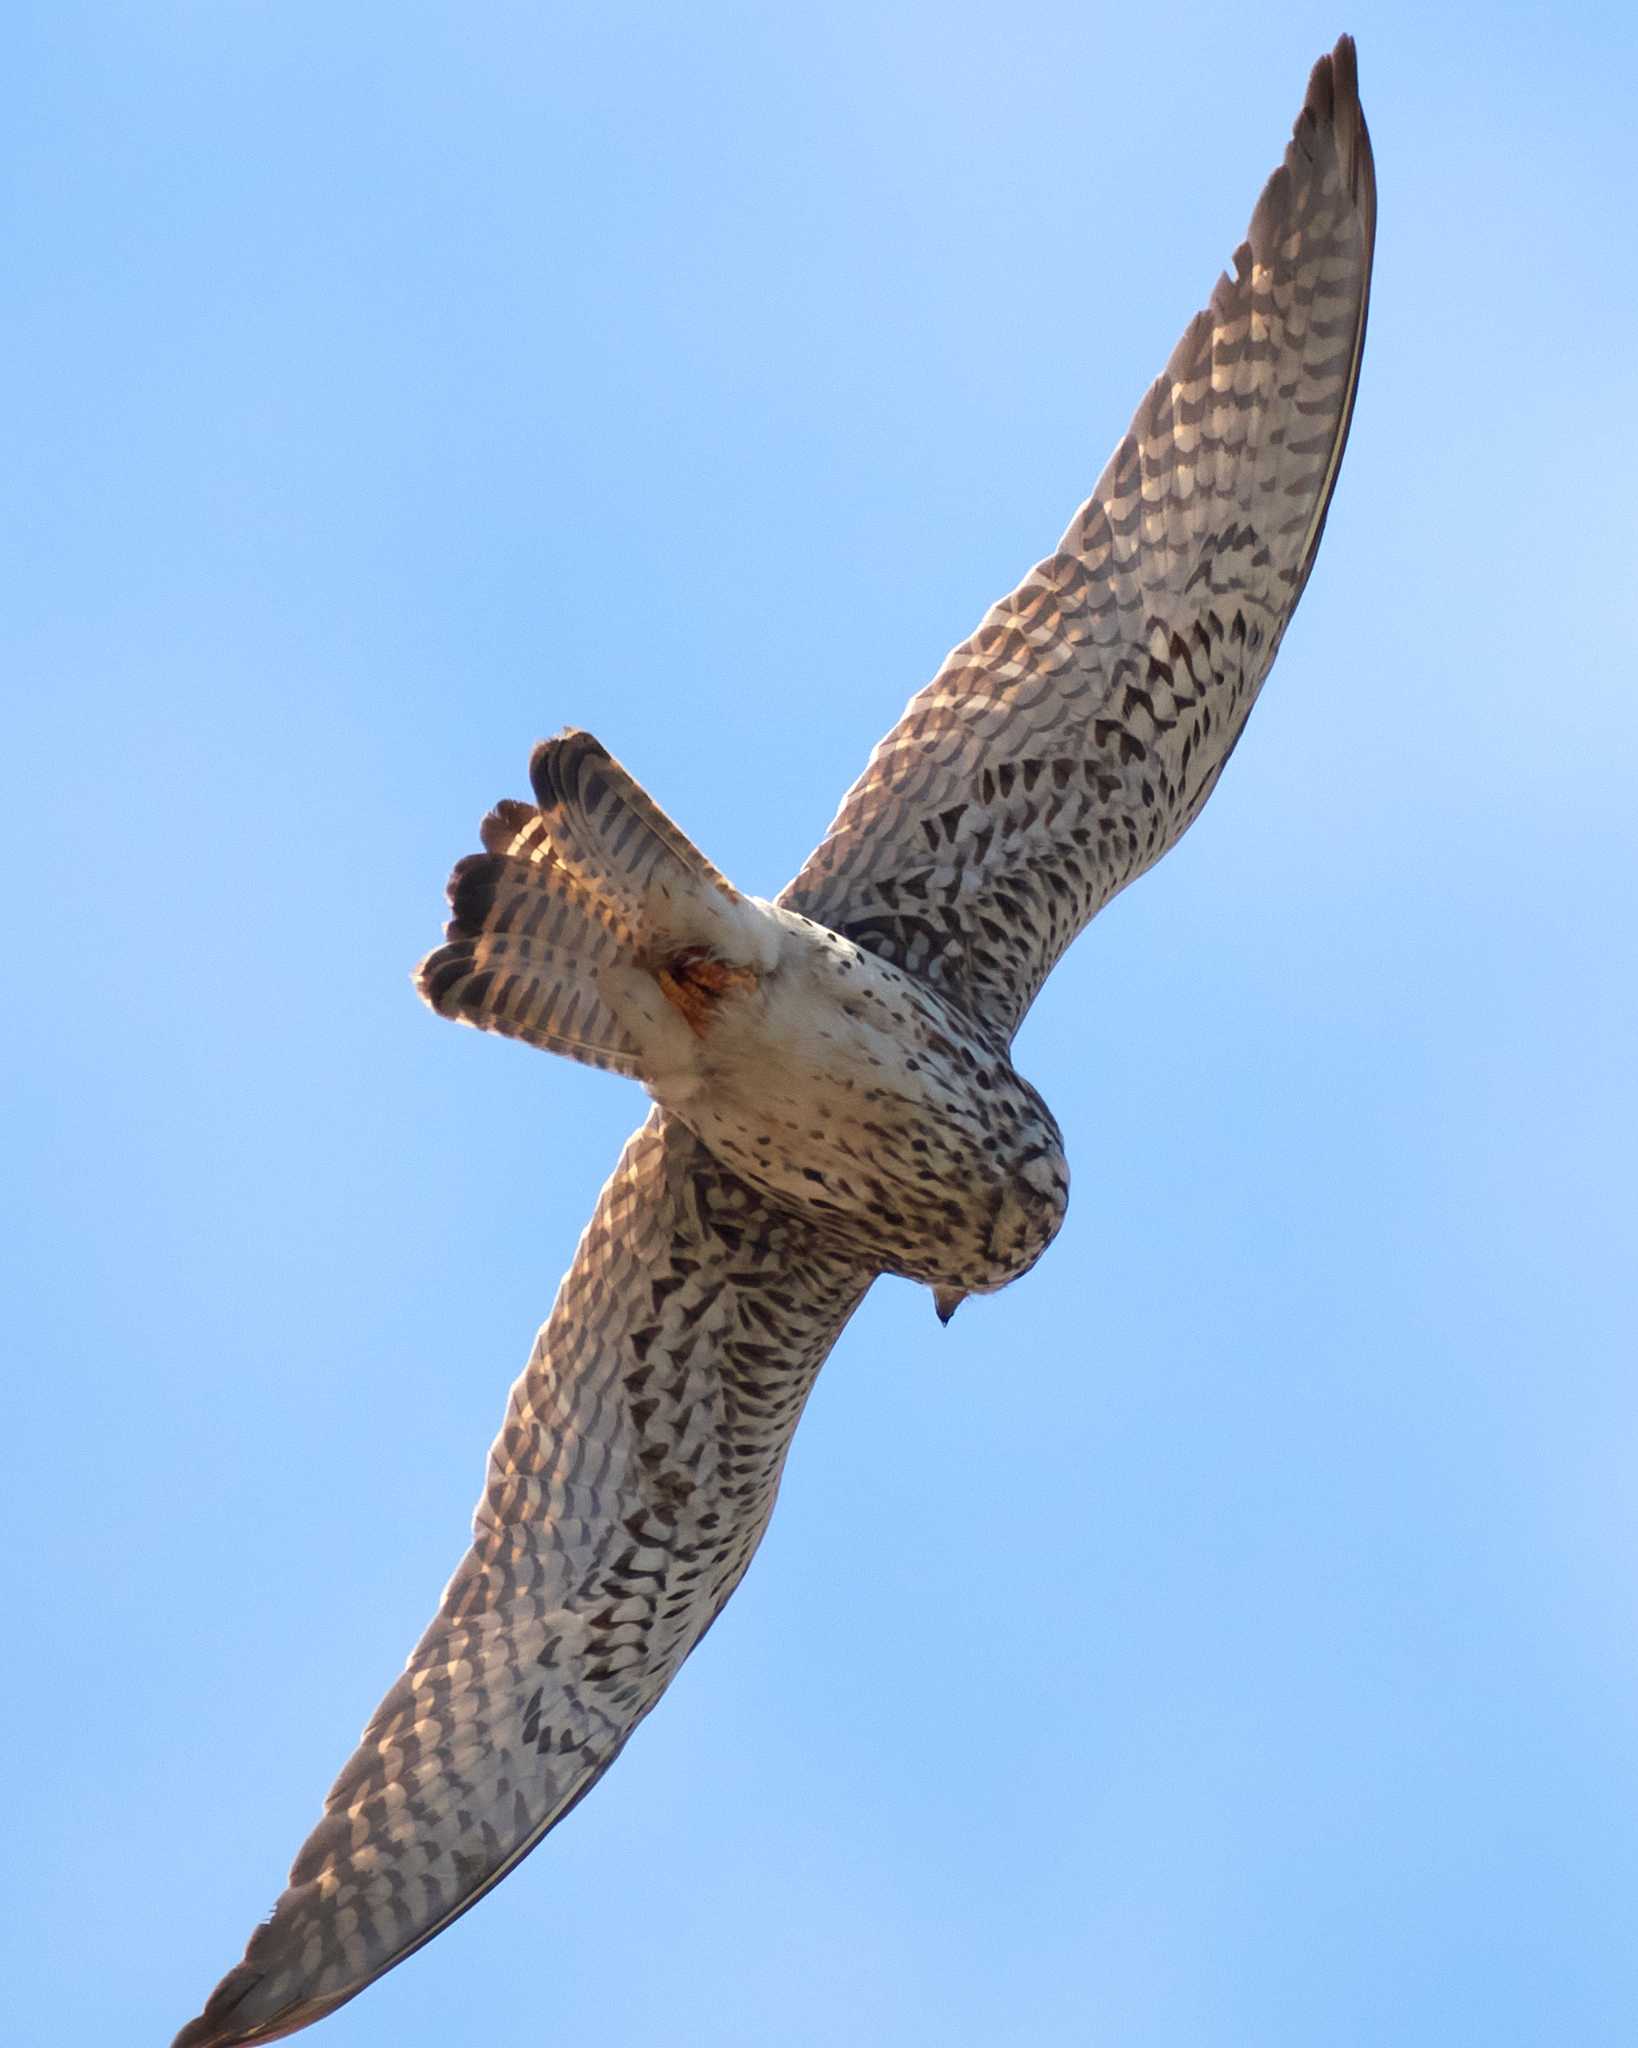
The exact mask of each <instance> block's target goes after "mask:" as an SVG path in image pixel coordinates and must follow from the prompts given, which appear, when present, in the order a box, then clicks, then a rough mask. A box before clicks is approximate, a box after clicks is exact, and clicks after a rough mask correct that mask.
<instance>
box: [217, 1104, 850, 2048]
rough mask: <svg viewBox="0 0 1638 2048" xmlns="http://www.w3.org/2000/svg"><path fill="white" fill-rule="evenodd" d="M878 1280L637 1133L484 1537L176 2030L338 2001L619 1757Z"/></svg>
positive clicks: (500, 1445)
mask: <svg viewBox="0 0 1638 2048" xmlns="http://www.w3.org/2000/svg"><path fill="white" fill-rule="evenodd" d="M871 1277H872V1275H871V1274H870V1272H869V1271H867V1270H866V1269H864V1268H862V1267H860V1266H858V1265H856V1264H855V1263H853V1262H852V1261H851V1260H848V1259H846V1258H842V1257H838V1256H837V1255H836V1253H835V1252H834V1251H831V1250H829V1249H827V1248H826V1247H824V1246H823V1245H822V1244H821V1243H820V1242H819V1241H818V1240H817V1239H816V1238H815V1237H814V1235H813V1234H812V1233H811V1232H810V1231H809V1230H808V1229H807V1228H806V1227H805V1226H804V1225H802V1224H801V1223H800V1222H798V1221H796V1220H795V1219H793V1218H791V1217H789V1216H786V1215H784V1214H783V1213H781V1212H778V1211H775V1210H773V1209H771V1208H770V1207H768V1206H767V1205H766V1204H765V1203H764V1202H763V1201H762V1200H761V1199H760V1197H758V1196H757V1195H756V1194H754V1193H753V1192H752V1191H751V1190H750V1189H748V1188H747V1187H745V1186H744V1184H743V1183H742V1182H740V1181H738V1180H735V1179H734V1178H733V1177H732V1176H731V1175H729V1174H728V1173H726V1172H724V1171H723V1170H722V1168H720V1167H719V1166H717V1165H716V1164H715V1162H714V1161H713V1160H712V1159H711V1157H710V1155H709V1154H708V1153H707V1152H706V1151H705V1150H704V1148H703V1147H702V1146H701V1145H700V1144H699V1143H698V1141H697V1140H696V1139H694V1138H693V1137H691V1136H690V1135H689V1134H688V1133H687V1131H685V1130H684V1129H683V1128H682V1126H681V1125H679V1124H677V1123H675V1122H674V1121H672V1120H671V1119H670V1118H668V1117H666V1116H665V1115H664V1114H663V1113H661V1112H659V1111H656V1112H655V1114H654V1115H653V1116H652V1117H651V1118H650V1119H649V1121H648V1123H647V1124H646V1125H645V1126H644V1127H643V1128H642V1129H641V1130H640V1131H638V1132H637V1133H636V1135H635V1136H634V1137H633V1138H632V1140H631V1142H630V1144H629V1145H628V1146H627V1147H626V1150H625V1152H624V1154H623V1155H622V1157H621V1160H620V1163H619V1165H618V1166H617V1167H616V1169H615V1172H614V1175H613V1177H612V1179H611V1180H610V1181H609V1183H608V1186H607V1187H606V1188H605V1189H604V1191H603V1194H602V1197H601V1199H600V1201H599V1202H598V1205H597V1209H596V1211H595V1213H594V1215H593V1216H592V1220H591V1222H590V1224H589V1225H588V1227H587V1230H586V1234H585V1236H584V1237H583V1238H582V1240H581V1242H580V1247H579V1250H578V1251H577V1252H576V1254H575V1258H574V1263H573V1265H572V1266H571V1267H570V1269H569V1272H568V1274H567V1276H566V1277H565V1279H564V1282H563V1285H562V1288H561V1290H560V1291H559V1294H558V1298H557V1301H556V1304H555V1305H554V1307H553V1309H552V1313H551V1316H550V1317H549V1319H548V1320H547V1322H546V1324H545V1326H544V1328H543V1329H542V1330H541V1333H540V1336H539V1338H538V1339H537V1341H536V1344H535V1348H534V1352H533V1355H532V1356H531V1358H530V1360H529V1364H528V1366H527V1368H526V1370H525V1371H524V1374H523V1376H522V1378H521V1379H520V1380H519V1381H518V1382H517V1384H516V1386H515V1387H514V1388H513V1389H512V1397H511V1402H510V1405H509V1407H508V1409H507V1413H506V1421H505V1424H504V1426H503V1427H502V1430H501V1433H500V1436H499V1438H498V1439H497V1440H496V1443H495V1446H494V1449H493V1451H492V1452H491V1454H490V1461H489V1473H488V1480H487V1484H486V1486H485V1489H484V1495H483V1499H482V1500H481V1502H480V1503H479V1506H478V1510H477V1514H476V1516H475V1519H474V1540H473V1545H472V1548H471V1550H470V1551H469V1552H468V1553H467V1556H466V1558H465V1560H464V1561H463V1563H462V1564H461V1566H460V1568H459V1570H458V1571H457V1572H456V1574H455V1576H454V1578H453V1579H452V1580H451V1581H450V1584H449V1587H448V1590H447V1591H446V1592H445V1594H444V1598H443V1603H442V1605H441V1606H440V1608H439V1610H438V1614H437V1616H436V1618H435V1619H434V1621H433V1623H432V1625H431V1627H430V1628H429V1629H428V1630H427V1632H426V1634H425V1635H424V1636H423V1637H422V1639H421V1641H420V1643H419V1645H418V1646H417V1648H416V1650H415V1653H414V1655H413V1656H412V1657H411V1658H410V1661H409V1664H408V1666H407V1668H406V1669H405V1672H404V1675H403V1676H402V1677H401V1678H400V1679H399V1681H398V1683H397V1684H396V1685H395V1686H394V1687H393V1689H392V1690H391V1692H389V1693H388V1694H387V1696H386V1698H385V1699H384V1700H383V1701H382V1702H381V1705H380V1706H379V1707H378V1708H377V1710H376V1713H375V1716H374V1718H373V1720H372V1721H371V1722H370V1725H369V1727H368V1728H367V1729H366V1730H365V1732H364V1736H363V1740H362V1742H361V1743H360V1745H359V1748H358V1750H357V1751H356V1753H355V1754H354V1756H353V1758H352V1760H351V1762H349V1763H348V1765H347V1767H346V1768H345V1770H343V1772H342V1774H341V1776H340V1777H339V1778H338V1779H337V1780H336V1783H335V1786H334V1788H333V1789H332V1791H331V1793H330V1796H329V1799H328V1800H327V1801H326V1803H325V1811H324V1818H323V1819H322V1820H321V1821H320V1822H319V1824H318V1826H317V1827H316V1828H315V1829H314V1831H313V1833H312V1834H311V1835H310V1836H309V1838H308V1840H307V1842H306V1844H305V1846H304V1847H303V1849H302V1851H301V1853H300V1855H299V1856H298V1857H297V1858H296V1862H295V1865H294V1867H293V1869H292V1870H291V1873H290V1885H289V1889H288V1890H287V1891H286V1892H285V1893H284V1895H283V1896H282V1897H281V1898H280V1899H279V1901H278V1903H277V1905H276V1906H275V1907H274V1909H273V1913H272V1916H271V1918H270V1919H269V1920H268V1921H267V1922H266V1923H265V1924H264V1925H262V1926H261V1927H259V1928H258V1929H257V1930H256V1932H255V1934H254V1935H253V1936H252V1937H251V1940H250V1944H249V1947H248V1948H247V1949H246V1951H245V1959H244V1961H243V1962H242V1963H240V1964H239V1965H238V1966H237V1967H236V1968H235V1969H233V1970H231V1971H230V1972H229V1973H228V1975H227V1976H226V1977H225V1978H224V1979H223V1980H222V1982H221V1984H220V1985H219V1986H218V1987H217V1989H216V1991H215V1992H214V1993H213V1994H212V1996H211V1998H210V2001H209V2003H208V2004H207V2005H206V2007H205V2010H204V2012H203V2013H202V2014H201V2015H200V2017H199V2018H198V2019H196V2020H194V2021H192V2022H191V2023H190V2024H189V2025H188V2026H186V2027H184V2028H183V2030H182V2032H181V2033H180V2034H179V2035H178V2036H177V2041H176V2048H229V2044H231V2043H235V2042H250V2041H270V2040H275V2039H277V2038H279V2037H280V2036H282V2035H285V2034H289V2033H294V2032H295V2031H296V2030H297V2029H298V2028H301V2027H304V2026H307V2025H309V2024H310V2023H311V2022H312V2021H313V2020H316V2019H319V2018H322V2017H323V2015H324V2014H325V2013H327V2012H330V2011H333V2010H334V2008H335V2007H336V2006H338V2005H341V2004H343V2003H344V2002H345V2001H346V2000H347V1999H349V1998H351V1997H353V1996H354V1994H355V1993H356V1992H359V1991H362V1990H363V1989H364V1987H365V1986H366V1985H367V1984H369V1983H371V1982H372V1981H373V1980H374V1979H375V1978H376V1977H379V1976H380V1975H381V1973H382V1972H383V1971H384V1970H388V1969H390V1968H391V1967H392V1966H393V1964H394V1963H398V1962H401V1961H402V1960H403V1959H404V1957H405V1956H407V1955H409V1954H410V1953H411V1952H412V1951H413V1950H415V1949H417V1948H419V1947H420V1946H421V1944H422V1943H423V1942H425V1941H429V1940H430V1939H431V1938H432V1936H433V1935H435V1934H436V1933H438V1932H439V1930H440V1929H441V1928H443V1927H446V1926H447V1925H448V1924H449V1922H450V1921H451V1920H453V1919H454V1918H455V1917H456V1916H457V1914H460V1913H462V1912H464V1911H465V1910H466V1908H467V1907H468V1906H470V1905H472V1904H473V1903H474V1902H475V1901H476V1900H477V1899H479V1898H481V1897H482V1895H483V1894H484V1893H485V1892H486V1891H487V1890H488V1889H489V1887H490V1886H491V1885H493V1884H495V1883H496V1882H497V1881H498V1880H499V1879H500V1878H502V1877H504V1876H505V1875H506V1873H507V1872H508V1871H509V1870H510V1869H511V1868H512V1867H513V1866H514V1865H515V1864H516V1863H517V1862H518V1861H519V1860H520V1859H521V1858H522V1857H524V1856H526V1855H527V1854H528V1852H529V1851H530V1850H531V1849H532V1848H533V1847H534V1846H535V1844H536V1843H537V1842H538V1841H539V1840H540V1838H541V1836H542V1835H543V1834H545V1832H546V1830H547V1829H548V1828H550V1827H551V1826H552V1824H553V1823H554V1822H555V1821H557V1820H559V1819H561V1817H562V1816H563V1815H564V1814H565V1813H566V1812H567V1811H568V1810H569V1808H570V1807H571V1806H573V1805H574V1803H575V1802H576V1800H578V1799H579V1798H580V1797H581V1796H582V1794H583V1793H585V1792H586V1791H588V1790H589V1789H590V1787H591V1786H592V1785H593V1784H594V1783H595V1782H596V1781H597V1779H598V1778H599V1777H601V1775H602V1774H603V1772H604V1771H605V1770H607V1768H608V1766H609V1764H610V1763H611V1762H612V1761H613V1760H614V1758H615V1756H616V1755H617V1754H618V1753H619V1751H620V1748H621V1746H622V1745H623V1744H624V1742H625V1740H626V1738H627V1736H628V1735H629V1734H630V1733H631V1731H632V1729H633V1728H634V1727H635V1726H636V1725H637V1723H638V1722H639V1721H640V1720H641V1719H642V1718H643V1716H644V1715H645V1714H646V1713H647V1712H648V1710H649V1709H650V1708H651V1707H652V1706H653V1705H654V1703H655V1701H656V1700H657V1699H658V1698H659V1696H660V1694H661V1693H662V1692H663V1691H664V1690H665V1688H666V1686H667V1685H668V1684H669V1683H670V1681H671V1679H672V1678H673V1677H674V1676H675V1674H676V1671H677V1669H678V1667H679V1666H680V1665H681V1663H682V1661H683V1659H684V1658H685V1657H686V1656H687V1655H688V1653H689V1651H690V1650H692V1649H693V1647H694V1645H695V1644H696V1643H697V1642H698V1641H699V1639H700V1637H701V1636H702V1635H703V1634H704V1632H705V1630H706V1629H707V1628H708V1627H709V1626H710V1625H711V1622H712V1621H713V1620H714V1619H715V1617H716V1615H717V1613H718V1611H719V1610H720V1608H721V1606H722V1604H723V1602H724V1601H725V1600H726V1599H727V1598H728V1595H729V1594H730V1593H731V1592H732V1591H733V1589H734V1587H735V1586H736V1585H737V1584H738V1583H739V1579H740V1577H741V1575H742V1573H743V1572H744V1570H745V1567H746V1565H747V1564H748V1563H749V1561H750V1557H751V1553H752V1552H753V1551H754V1550H755V1548H756V1546H757V1543H758V1541H759V1540H760V1538H761V1535H762V1532H763V1529H764V1528H765V1526H766V1524H767V1520H768V1515H769V1513H770V1511H771V1509H772V1507H773V1502H774V1495H775V1493H776V1491H777V1488H778V1484H779V1474H780V1470H781V1467H782V1465H783V1463H784V1459H785V1452H786V1450H787V1448H788V1446H789V1444H790V1439H791V1433H792V1431H793V1430H794V1429H795V1427H796V1423H797V1419H798V1417H799V1416H800V1414H801V1412H802V1406H803V1403H804V1401H805V1400H806V1399H807V1395H808V1391H809V1389H810V1388H811V1386H812V1384H813V1380H814V1375H815V1374H816V1373H817V1371H818V1369H819V1367H820V1365H821V1364H822V1363H823V1361H824V1358H825V1356H826V1354H827V1353H828V1352H829V1350H830V1348H831V1346H832V1345H833V1344H834V1343H835V1341H836V1339H837V1337H838V1335H839V1334H840V1332H841V1329H842V1326H843V1325H844V1323H845V1322H846V1321H847V1319H848V1317H849V1316H850V1315H851V1314H852V1312H853V1310H854V1309H855V1308H856V1307H857V1306H858V1304H859V1302H860V1300H861V1299H862V1298H863V1296H864V1293H865V1290H866V1288H867V1287H868V1286H869V1284H870V1280H871Z"/></svg>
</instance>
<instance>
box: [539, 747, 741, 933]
mask: <svg viewBox="0 0 1638 2048" xmlns="http://www.w3.org/2000/svg"><path fill="white" fill-rule="evenodd" d="M529 780H530V781H531V782H532V783H533V784H534V790H535V796H536V799H537V801H538V802H539V805H540V817H541V820H542V824H543V828H544V831H545V832H546V834H547V836H548V837H549V838H550V841H551V844H552V846H553V848H554V850H555V851H556V853H557V856H558V858H559V859H560V860H561V861H562V862H563V863H564V865H565V866H566V867H567V868H569V870H570V871H571V872H572V873H573V874H574V875H575V876H576V877H577V879H579V880H582V881H584V882H585V883H587V884H588V886H590V887H592V888H593V889H595V891H596V894H597V895H598V897H599V898H600V900H601V901H602V902H604V903H605V904H607V905H608V906H609V907H610V908H611V909H612V910H613V911H614V913H615V914H616V915H617V916H619V917H620V918H621V919H623V920H624V922H625V923H626V925H627V926H628V927H629V928H630V929H631V930H632V931H634V932H638V933H641V934H642V937H643V940H644V943H645V948H646V949H647V950H649V951H651V952H652V951H655V950H658V949H663V948H664V947H665V946H666V945H667V944H669V943H671V942H674V941H676V940H678V939H680V938H682V937H683V936H685V935H686V936H688V937H690V938H693V937H697V936H700V935H701V931H702V921H703V923H704V924H705V925H707V926H708V925H710V924H711V923H713V922H715V923H718V924H720V926H721V928H722V933H723V936H724V937H726V936H727V935H728V934H729V933H730V932H731V931H733V930H734V929H735V927H736V926H737V924H738V922H739V921H738V920H737V919H736V918H735V917H734V915H733V910H734V907H735V906H737V905H738V904H739V903H740V902H741V900H742V899H741V897H740V894H739V891H738V890H737V889H736V888H735V887H734V885H733V884H732V882H730V881H729V880H728V879H727V877H726V876H725V875H723V874H721V873H720V872H719V871H718V870H717V869H716V868H714V867H713V866H712V865H711V863H710V862H709V861H708V860H707V859H706V857H705V855H704V854H703V853H701V852H700V850H699V848H698V847H697V846H695V845H694V843H693V841H692V840H690V839H689V838H688V837H687V836H686V835H685V834H684V833H683V832H681V831H679V830H678V828H677V827H676V826H675V825H674V824H673V823H672V822H671V820H670V819H669V818H668V817H667V816H666V815H665V813H664V811H662V810H661V809H660V807H659V805H658V804H656V803H655V802H654V800H653V798H652V797H650V796H649V794H648V793H647V791H646V790H644V789H643V788H642V787H641V786H640V785H639V784H638V783H637V782H636V781H634V780H633V778H632V777H631V776H630V775H629V774H627V772H626V770H625V769H624V768H622V767H621V766H620V763H619V762H618V761H616V760H615V759H614V757H613V755H612V754H610V753H609V752H608V751H607V749H606V748H604V747H603V746H601V745H600V744H599V743H598V742H597V741H596V740H595V739H593V738H592V736H591V734H590V733H588V732H573V731H570V732H565V733H560V734H559V735H558V737H557V738H556V739H554V740H542V741H541V743H540V745H539V746H537V747H536V748H535V751H534V754H533V756H532V757H531V759H530V762H529ZM713 895H716V896H718V897H720V899H721V902H720V905H719V906H718V908H719V909H720V911H721V913H722V915H721V916H720V917H718V918H713V916H712V908H711V899H712V897H713Z"/></svg>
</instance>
